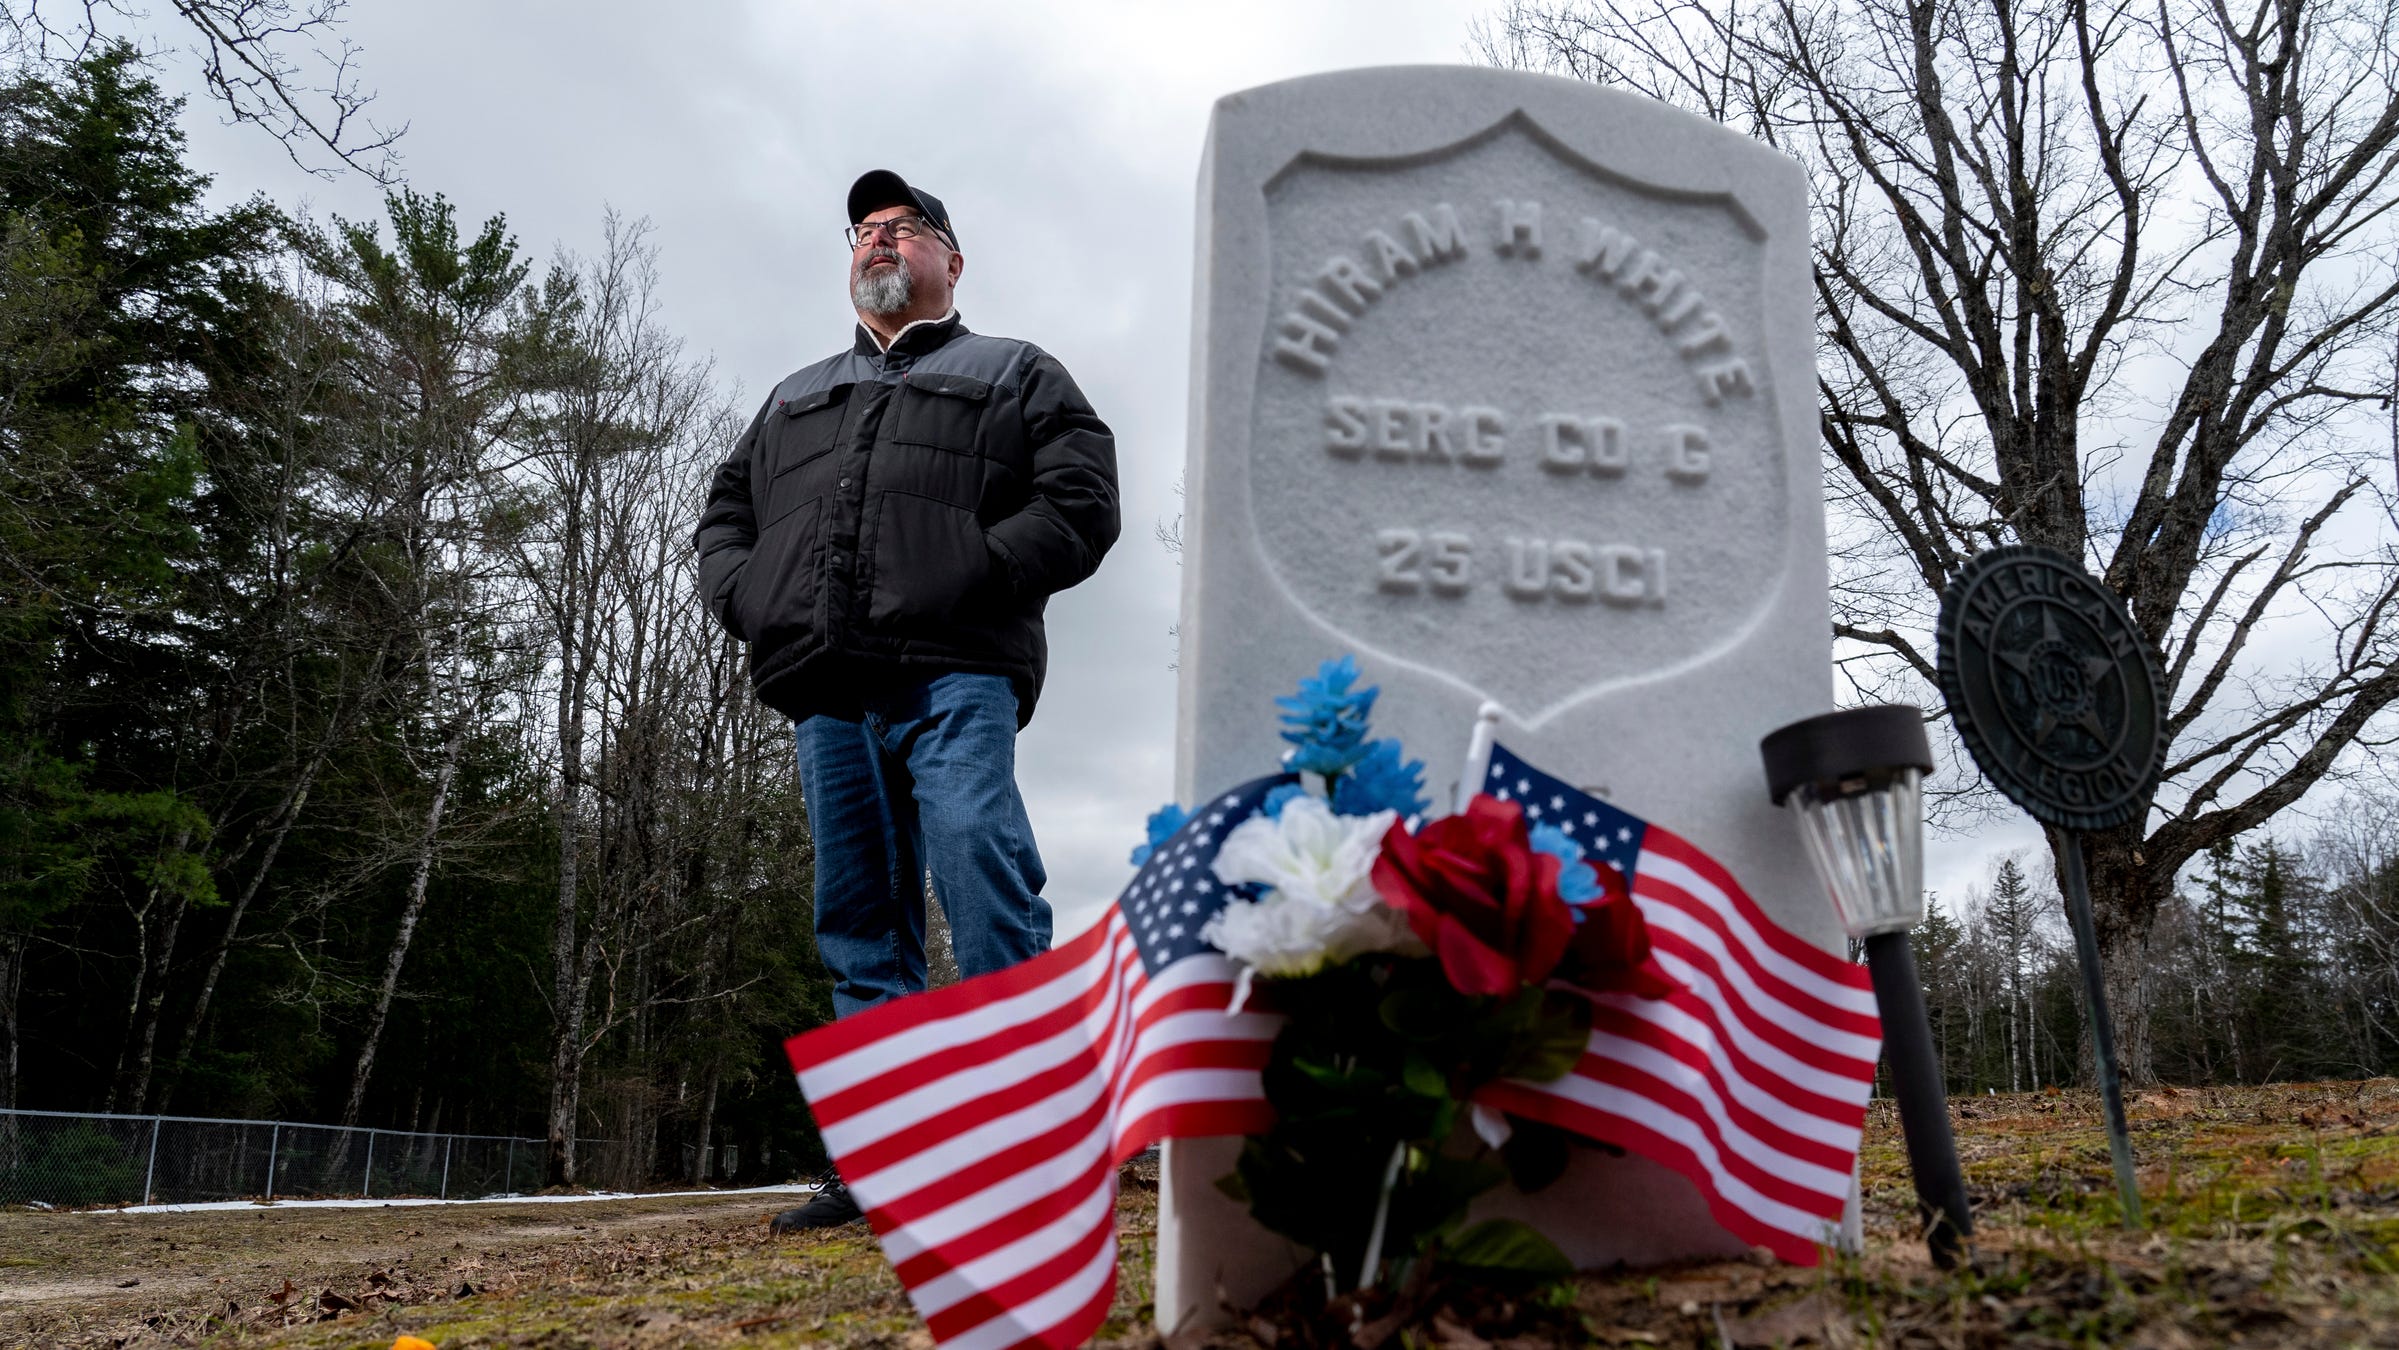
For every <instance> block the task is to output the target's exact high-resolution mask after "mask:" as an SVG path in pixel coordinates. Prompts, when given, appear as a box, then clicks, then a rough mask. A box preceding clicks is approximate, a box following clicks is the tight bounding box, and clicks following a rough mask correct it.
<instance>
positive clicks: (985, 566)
mask: <svg viewBox="0 0 2399 1350" xmlns="http://www.w3.org/2000/svg"><path fill="white" fill-rule="evenodd" d="M872 556H873V558H874V561H875V570H874V577H873V580H872V583H871V584H870V586H869V588H868V591H867V608H866V617H867V622H869V623H871V624H876V625H887V624H905V623H909V622H911V621H916V620H943V619H949V618H952V617H954V616H956V615H958V614H960V613H961V612H963V611H965V610H966V609H967V608H968V607H969V606H970V605H972V604H973V603H974V602H975V601H976V600H978V599H980V598H982V597H983V596H984V595H985V593H986V592H987V591H988V590H989V589H990V586H991V582H992V576H993V573H992V562H991V550H990V547H989V546H988V545H987V544H986V543H985V542H984V539H983V527H982V526H981V525H979V524H977V523H976V521H975V513H974V512H973V511H971V510H968V509H967V508H965V507H962V506H955V505H952V504H951V503H949V502H944V501H936V500H935V499H933V498H931V497H920V496H918V495H916V494H915V493H913V492H883V493H880V494H878V495H877V496H876V499H875V533H874V545H873V555H872Z"/></svg>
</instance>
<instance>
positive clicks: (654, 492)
mask: <svg viewBox="0 0 2399 1350" xmlns="http://www.w3.org/2000/svg"><path fill="white" fill-rule="evenodd" d="M604 233H605V242H604V247H603V249H602V251H601V253H600V254H599V256H597V257H596V258H593V259H590V260H583V259H577V258H573V257H570V256H562V257H561V258H560V259H559V261H558V262H557V263H555V264H554V265H553V266H552V267H551V269H550V273H549V275H548V277H547V278H546V279H545V280H544V282H543V283H542V286H541V288H540V292H539V294H538V295H537V296H535V297H533V298H532V299H531V300H530V301H529V302H528V313H527V318H526V320H525V327H526V336H525V339H524V343H523V353H524V360H525V361H526V362H527V364H528V372H527V378H528V380H529V381H530V382H531V384H532V385H533V386H534V387H536V388H537V390H538V394H537V402H538V405H539V408H538V412H537V413H536V414H535V416H534V417H533V419H532V421H531V423H530V424H529V426H528V429H527V436H526V444H527V459H526V464H525V474H526V478H527V483H528V487H527V491H528V493H529V496H530V498H531V500H533V501H535V502H537V503H539V510H538V515H539V518H540V519H541V520H542V522H543V524H542V526H541V527H540V528H539V529H538V530H537V531H536V532H535V533H534V535H533V536H531V537H530V538H529V539H528V541H527V543H526V545H525V547H524V548H523V549H522V550H521V553H520V558H521V561H520V575H521V576H522V578H523V580H524V583H525V586H526V589H527V592H528V597H529V604H530V606H531V610H532V612H533V614H534V616H535V617H534V618H533V619H532V621H531V622H532V626H533V628H534V629H535V630H536V631H537V632H538V635H539V636H538V639H537V641H538V643H539V645H540V647H541V649H542V650H543V653H544V659H545V664H546V668H547V670H548V672H549V673H548V675H547V677H546V678H547V679H548V680H549V682H550V684H549V689H548V691H547V694H546V701H547V702H548V704H549V706H550V708H551V710H552V714H553V720H552V728H551V735H550V739H549V749H550V751H551V753H552V754H553V755H554V756H555V761H554V764H553V766H552V773H553V775H554V783H555V787H554V798H553V800H554V813H555V814H554V820H555V828H556V832H557V840H558V843H557V847H558V856H557V877H558V879H557V909H556V920H555V925H554V928H553V930H552V941H551V972H550V987H549V990H548V993H549V998H550V1008H551V1015H552V1018H553V1028H554V1029H553V1032H552V1036H551V1050H550V1075H551V1078H550V1109H549V1122H548V1131H549V1164H548V1167H549V1179H550V1181H551V1183H552V1184H554V1185H572V1184H574V1182H575V1179H576V1157H575V1126H576V1122H577V1119H578V1117H579V1115H580V1112H581V1102H582V1090H583V1071H584V1062H585V1058H586V1056H588V1055H589V1054H590V1053H591V1052H592V1050H593V1049H595V1048H596V1047H597V1046H598V1045H599V1044H600V1042H601V1041H602V1040H603V1039H604V1038H605V1037H606V1036H607V1035H608V1034H609V1033H610V1032H611V1031H612V1030H614V1029H615V1028H616V1027H617V1026H619V1025H620V1024H621V1023H623V1022H624V1021H625V1020H626V1019H628V1018H630V1017H632V1016H633V1015H634V1013H635V1010H637V1009H638V1008H640V1007H642V1006H643V1005H644V1003H645V994H644V991H643V984H644V980H643V978H642V972H643V969H644V962H645V961H646V954H647V950H648V945H649V943H650V942H651V941H653V940H655V937H656V933H655V932H654V931H645V923H646V922H647V915H646V914H645V913H644V910H645V907H646V906H649V905H651V904H652V903H653V902H656V901H659V900H660V899H661V889H660V887H661V884H662V883H661V879H660V877H661V874H660V872H659V871H658V869H657V868H656V867H655V865H654V863H655V858H651V859H649V860H647V863H648V864H650V865H645V860H644V859H643V858H642V857H641V856H640V854H641V852H642V851H643V849H644V848H646V847H647V845H648V842H649V841H648V840H647V839H646V837H645V832H644V831H643V830H641V829H639V828H633V829H627V828H624V827H622V825H621V822H620V820H619V819H618V813H619V810H620V808H621V807H622V806H623V805H626V804H628V803H629V802H631V801H633V800H634V799H636V798H640V799H642V800H641V802H640V809H642V810H645V811H646V810H648V809H649V808H650V807H651V806H652V805H654V802H653V801H651V800H648V798H649V794H647V793H646V792H644V791H640V790H636V791H633V792H631V793H630V794H626V793H625V792H624V791H623V790H622V787H621V785H622V782H623V778H622V774H623V772H624V771H625V770H626V768H627V767H628V765H632V766H635V767H637V768H645V766H650V767H654V766H651V761H650V759H649V756H651V755H652V754H653V753H654V749H655V746H654V743H652V742H651V741H650V739H649V738H651V737H653V736H655V735H656V734H657V731H656V728H657V721H658V718H659V717H660V716H661V715H671V716H672V717H673V719H674V720H676V721H678V722H679V721H680V720H681V717H682V715H683V714H682V713H681V711H680V710H679V709H677V708H676V707H675V706H674V705H675V698H676V697H677V696H674V695H669V694H667V693H665V692H663V691H662V689H661V688H660V686H659V685H658V684H657V683H656V682H657V681H659V680H665V679H668V678H669V677H670V675H671V676H672V677H673V678H675V679H680V678H681V675H680V673H679V670H678V662H677V661H675V660H668V659H664V654H663V653H660V652H659V651H658V650H657V649H658V648H660V647H663V646H667V645H673V646H674V647H676V648H678V649H679V650H680V652H681V653H683V654H685V655H688V654H690V653H691V652H693V651H694V650H695V644H693V643H691V642H690V641H688V640H683V641H678V642H672V643H671V644H670V642H669V640H668V639H666V638H665V637H664V636H663V634H662V632H661V630H660V628H659V627H658V625H659V624H660V623H664V622H668V621H670V620H671V619H673V618H674V617H676V616H678V615H680V614H681V612H682V611H684V610H686V609H688V608H689V606H688V604H687V603H684V601H683V598H684V597H685V596H688V594H689V593H690V587H691V584H692V583H691V582H690V581H689V579H688V577H687V576H686V575H685V572H686V567H685V564H684V561H683V560H682V559H681V557H680V554H679V552H677V551H674V550H672V549H670V548H668V547H667V546H666V545H665V543H664V541H665V540H667V539H670V538H673V537H674V536H673V535H672V533H671V531H670V530H669V529H667V528H666V527H665V526H664V524H663V522H664V521H665V520H666V519H667V518H668V516H670V515H671V516H673V517H674V518H675V519H676V520H677V521H678V522H679V520H680V513H681V512H682V511H683V510H686V509H688V508H687V507H686V506H685V505H684V504H683V503H684V502H685V501H687V498H686V497H685V496H684V494H683V493H682V492H680V491H679V490H678V485H679V484H682V483H684V482H686V481H687V480H688V479H689V478H690V476H691V475H692V474H693V473H695V472H696V469H694V468H692V467H691V464H692V463H696V462H697V458H698V440H699V436H700V433H701V432H702V431H703V429H704V428H706V427H707V426H709V425H710V424H711V418H710V416H709V413H710V409H709V407H708V406H707V394H708V374H707V371H706V369H705V367H701V366H695V365H693V364H691V363H688V362H686V361H684V360H683V358H682V353H681V346H680V343H679V342H677V341H676V340H675V339H673V338H671V337H669V336H668V335H667V333H666V332H665V330H664V329H663V327H662V326H661V325H660V324H659V322H658V314H657V299H656V294H655V290H656V285H657V276H656V253H655V249H654V247H653V246H652V245H651V244H650V243H649V242H648V237H647V236H648V225H647V224H646V223H645V222H628V221H625V220H622V219H620V218H619V217H617V216H615V215H614V214H613V213H612V214H611V215H610V216H609V217H608V218H607V220H606V223H605V231H604ZM685 461H690V463H686V462H685ZM668 503H672V505H668ZM670 596H671V599H670ZM654 658H657V659H654ZM645 771H646V768H645ZM595 787H597V788H598V789H600V791H599V792H598V793H597V794H596V795H595V794H594V792H593V789H594V788H595ZM595 844H597V845H598V846H599V850H600V851H599V853H598V855H597V857H596V859H595V857H594V856H593V846H594V845H595ZM636 844H638V845H640V846H639V847H635V846H633V845H636ZM595 862H596V863H597V864H598V865H597V866H593V865H591V864H593V863H595ZM595 999H596V1001H597V1002H596V1006H595Z"/></svg>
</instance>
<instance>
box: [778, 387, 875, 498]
mask: <svg viewBox="0 0 2399 1350" xmlns="http://www.w3.org/2000/svg"><path fill="white" fill-rule="evenodd" d="M855 387H856V386H855V385H854V384H837V385H834V386H833V387H832V388H830V389H819V390H817V391H816V392H815V393H813V394H802V395H799V396H798V397H796V398H789V399H784V400H782V401H780V402H778V403H777V404H776V405H775V416H774V417H773V419H772V425H773V426H774V428H775V432H774V445H773V448H772V455H773V458H772V460H771V461H770V462H771V463H772V464H773V465H774V469H775V474H774V478H773V480H772V481H771V482H770V483H769V485H768V487H767V503H766V514H765V515H764V516H763V517H761V520H762V522H763V523H764V524H768V525H771V524H773V523H774V522H775V521H777V520H779V519H781V518H782V516H783V515H785V514H786V513H788V512H790V511H793V510H795V509H797V508H798V507H799V505H800V504H801V503H802V502H805V501H807V500H809V499H810V498H812V497H816V496H819V495H821V494H822V493H823V491H824V487H823V485H822V484H821V483H819V482H817V481H816V480H817V479H818V478H819V477H820V476H821V473H822V471H823V469H824V468H825V466H824V465H817V467H816V468H815V469H810V468H809V467H808V466H809V465H812V464H816V462H817V461H818V460H821V459H823V458H824V457H825V456H826V455H829V454H831V453H832V452H833V451H834V450H835V449H836V448H837V447H839V445H840V444H841V427H842V422H843V420H844V415H845V413H846V412H847V411H848V403H849V397H850V390H851V389H853V388H855Z"/></svg>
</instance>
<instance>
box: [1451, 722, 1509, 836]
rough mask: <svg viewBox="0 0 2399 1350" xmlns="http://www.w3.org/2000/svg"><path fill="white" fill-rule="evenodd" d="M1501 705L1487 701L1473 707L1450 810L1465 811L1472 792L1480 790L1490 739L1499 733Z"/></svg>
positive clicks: (1487, 767) (1488, 767)
mask: <svg viewBox="0 0 2399 1350" xmlns="http://www.w3.org/2000/svg"><path fill="white" fill-rule="evenodd" d="M1499 715H1500V708H1499V705H1498V704H1496V703H1486V704H1484V705H1483V706H1482V707H1480V708H1477V709H1475V710H1474V731H1473V732H1472V733H1471V734H1469V735H1468V736H1467V738H1466V767H1465V768H1464V770H1462V771H1461V772H1460V773H1459V775H1458V793H1457V800H1456V801H1455V802H1453V803H1452V804H1451V806H1450V809H1451V810H1452V811H1464V810H1465V809H1466V803H1468V802H1470V801H1472V800H1474V794H1476V793H1477V792H1480V791H1482V790H1483V775H1484V774H1486V773H1488V772H1490V770H1491V743H1492V742H1493V741H1494V740H1496V739H1497V738H1498V736H1499Z"/></svg>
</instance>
